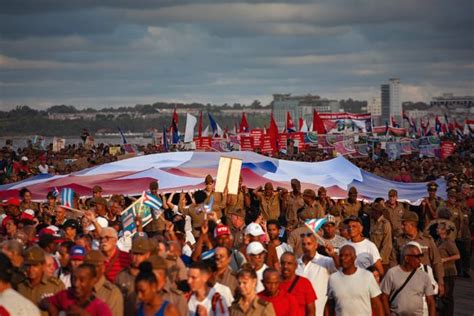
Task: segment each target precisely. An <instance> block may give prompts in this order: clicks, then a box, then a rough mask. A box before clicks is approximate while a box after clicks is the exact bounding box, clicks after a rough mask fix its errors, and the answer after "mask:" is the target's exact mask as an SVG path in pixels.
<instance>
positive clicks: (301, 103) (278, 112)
mask: <svg viewBox="0 0 474 316" xmlns="http://www.w3.org/2000/svg"><path fill="white" fill-rule="evenodd" d="M339 109H340V105H339V101H336V100H328V99H321V97H319V96H317V95H310V94H309V95H305V96H292V95H291V94H289V93H287V94H274V95H273V102H272V111H273V116H274V118H275V121H276V123H277V125H278V127H279V129H280V130H281V129H282V128H283V127H285V125H286V112H290V114H291V117H292V118H293V121H294V122H295V125H297V123H298V120H299V118H300V117H302V118H304V119H305V120H306V122H308V123H309V122H310V120H312V119H313V111H314V110H316V111H317V112H320V113H334V112H339Z"/></svg>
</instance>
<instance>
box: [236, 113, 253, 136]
mask: <svg viewBox="0 0 474 316" xmlns="http://www.w3.org/2000/svg"><path fill="white" fill-rule="evenodd" d="M239 130H240V132H241V133H248V132H250V128H249V123H248V122H247V116H246V115H245V112H243V113H242V119H241V120H240V126H239Z"/></svg>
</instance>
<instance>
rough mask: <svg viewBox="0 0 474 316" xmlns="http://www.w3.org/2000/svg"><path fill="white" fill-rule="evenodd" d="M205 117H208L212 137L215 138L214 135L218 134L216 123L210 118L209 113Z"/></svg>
mask: <svg viewBox="0 0 474 316" xmlns="http://www.w3.org/2000/svg"><path fill="white" fill-rule="evenodd" d="M207 116H208V117H209V124H210V125H211V128H212V136H216V134H218V128H217V122H216V120H215V119H214V118H213V117H212V115H211V113H207Z"/></svg>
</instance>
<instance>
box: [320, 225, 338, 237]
mask: <svg viewBox="0 0 474 316" xmlns="http://www.w3.org/2000/svg"><path fill="white" fill-rule="evenodd" d="M323 232H324V238H333V237H334V236H336V225H335V224H334V223H326V224H324V226H323Z"/></svg>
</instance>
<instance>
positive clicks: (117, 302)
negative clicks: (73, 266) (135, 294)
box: [84, 250, 124, 315]
mask: <svg viewBox="0 0 474 316" xmlns="http://www.w3.org/2000/svg"><path fill="white" fill-rule="evenodd" d="M106 262H107V258H106V257H105V256H104V255H103V254H102V252H100V251H99V250H91V251H89V252H87V253H86V255H85V257H84V263H85V264H91V265H93V266H95V268H96V271H97V277H96V280H97V281H96V283H95V284H94V292H95V293H96V296H97V297H98V298H100V299H101V300H103V301H104V302H105V303H106V304H107V305H108V306H109V308H110V310H111V311H112V315H123V311H124V309H123V308H124V307H123V297H122V293H121V292H120V289H119V288H118V287H117V286H116V285H115V284H113V283H112V282H110V281H109V280H107V279H106V278H105V270H106Z"/></svg>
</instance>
